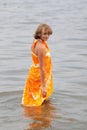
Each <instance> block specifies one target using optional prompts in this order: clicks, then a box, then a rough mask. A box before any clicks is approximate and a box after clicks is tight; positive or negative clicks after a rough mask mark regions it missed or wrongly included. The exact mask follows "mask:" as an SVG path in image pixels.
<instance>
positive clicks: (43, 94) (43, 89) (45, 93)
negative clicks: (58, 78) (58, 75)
mask: <svg viewBox="0 0 87 130" xmlns="http://www.w3.org/2000/svg"><path fill="white" fill-rule="evenodd" d="M42 96H43V98H45V97H46V96H47V91H46V87H42Z"/></svg>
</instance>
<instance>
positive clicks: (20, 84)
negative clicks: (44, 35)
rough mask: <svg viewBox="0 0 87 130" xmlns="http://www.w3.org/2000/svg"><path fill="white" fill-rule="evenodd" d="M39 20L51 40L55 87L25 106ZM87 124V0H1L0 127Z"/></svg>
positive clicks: (80, 129)
mask: <svg viewBox="0 0 87 130" xmlns="http://www.w3.org/2000/svg"><path fill="white" fill-rule="evenodd" d="M39 23H47V24H49V25H50V26H51V27H52V29H53V35H52V36H51V37H50V39H49V40H48V45H49V47H50V49H51V56H52V62H53V79H54V93H53V95H52V96H51V98H50V101H49V102H47V103H45V104H43V105H42V106H40V107H37V108H32V109H31V108H22V107H21V98H22V93H23V89H24V84H25V80H26V77H27V74H28V70H29V67H30V65H31V53H30V47H31V43H32V41H33V34H34V31H35V29H36V27H37V25H38V24H39ZM5 129H6V130H86V129H87V0H66V1H65V0H48V1H46V0H38V1H35V0H0V130H5Z"/></svg>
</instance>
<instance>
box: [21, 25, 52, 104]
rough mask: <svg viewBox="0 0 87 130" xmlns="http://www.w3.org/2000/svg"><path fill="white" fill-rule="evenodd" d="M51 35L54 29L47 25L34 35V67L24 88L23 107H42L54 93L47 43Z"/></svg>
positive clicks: (38, 29) (32, 48)
mask: <svg viewBox="0 0 87 130" xmlns="http://www.w3.org/2000/svg"><path fill="white" fill-rule="evenodd" d="M51 34H52V29H51V28H50V26H49V25H47V24H40V25H39V26H38V27H37V29H36V32H35V34H34V41H33V43H32V46H31V53H32V66H31V68H30V71H29V74H28V77H27V79H26V83H25V87H24V92H23V97H22V105H23V106H40V105H41V104H42V103H43V102H44V101H45V100H46V99H48V98H49V97H50V96H51V94H52V93H53V82H52V62H51V56H50V50H49V47H48V45H47V43H46V41H47V40H48V38H49V36H50V35H51Z"/></svg>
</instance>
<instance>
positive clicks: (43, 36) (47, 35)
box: [41, 29, 50, 41]
mask: <svg viewBox="0 0 87 130" xmlns="http://www.w3.org/2000/svg"><path fill="white" fill-rule="evenodd" d="M49 36H50V34H48V32H47V31H45V30H44V29H43V30H42V34H41V39H42V40H44V41H47V40H48V38H49Z"/></svg>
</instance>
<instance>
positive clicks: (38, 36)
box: [34, 24, 53, 39]
mask: <svg viewBox="0 0 87 130" xmlns="http://www.w3.org/2000/svg"><path fill="white" fill-rule="evenodd" d="M43 29H44V31H46V32H47V33H48V34H49V35H51V34H52V33H53V32H52V29H51V27H50V26H49V25H47V24H40V25H39V26H38V27H37V29H36V31H35V34H34V38H35V39H41V34H42V31H43Z"/></svg>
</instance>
